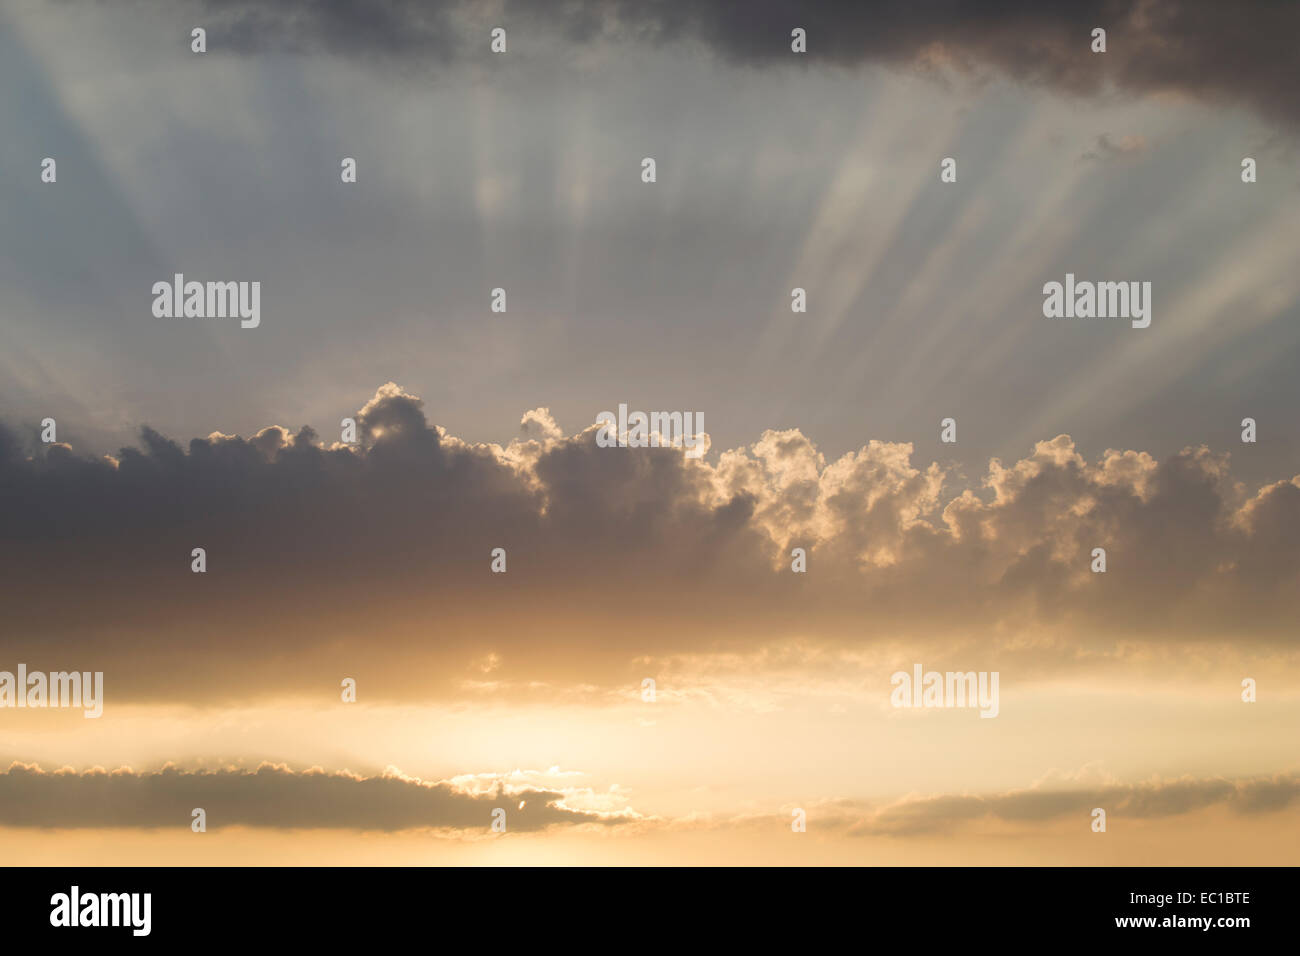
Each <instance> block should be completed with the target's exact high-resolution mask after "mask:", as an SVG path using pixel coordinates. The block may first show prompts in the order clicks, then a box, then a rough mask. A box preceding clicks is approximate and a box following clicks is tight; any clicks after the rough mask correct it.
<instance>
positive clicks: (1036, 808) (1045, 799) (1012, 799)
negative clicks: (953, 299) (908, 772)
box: [850, 774, 1300, 836]
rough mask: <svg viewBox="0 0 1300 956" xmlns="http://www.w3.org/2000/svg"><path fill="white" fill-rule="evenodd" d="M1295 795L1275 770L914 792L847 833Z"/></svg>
mask: <svg viewBox="0 0 1300 956" xmlns="http://www.w3.org/2000/svg"><path fill="white" fill-rule="evenodd" d="M1297 799H1300V777H1296V776H1294V775H1290V774H1278V775H1276V776H1272V777H1257V778H1251V779H1244V780H1226V779H1222V778H1207V779H1182V780H1169V781H1161V782H1153V783H1142V784H1131V785H1114V786H1100V787H1091V788H1075V789H1060V790H1046V789H1044V790H1018V791H1010V792H1007V793H1001V794H991V795H977V794H968V795H945V796H937V797H916V798H911V799H908V800H904V801H902V802H900V803H896V804H894V805H892V806H889V807H884V808H882V809H880V810H878V811H877V812H875V813H874V814H872V815H871V816H868V817H866V818H863V819H860V820H859V821H858V822H857V823H855V824H854V825H853V826H852V827H851V828H850V832H851V833H854V834H858V835H868V836H880V835H883V836H916V835H920V834H926V833H941V832H948V831H951V830H953V829H955V828H957V827H960V826H962V825H966V824H970V823H973V822H976V821H982V820H991V819H995V820H1001V821H1004V822H1008V823H1026V824H1032V823H1041V822H1045V821H1048V820H1056V819H1060V818H1062V817H1067V816H1075V817H1077V818H1078V819H1079V820H1080V821H1082V823H1081V825H1084V824H1086V823H1087V821H1090V819H1091V814H1092V810H1093V808H1095V807H1100V808H1101V809H1103V810H1105V811H1106V821H1107V826H1108V827H1112V826H1114V825H1115V824H1116V823H1117V822H1119V821H1122V820H1133V819H1149V818H1154V817H1169V816H1175V815H1178V814H1182V813H1191V812H1193V811H1196V810H1203V809H1205V808H1207V807H1213V806H1220V805H1222V806H1226V807H1228V808H1230V809H1232V810H1235V811H1237V812H1240V813H1251V814H1255V813H1272V812H1276V811H1279V810H1283V809H1286V808H1287V807H1288V806H1290V805H1291V804H1292V803H1294V802H1296V800H1297Z"/></svg>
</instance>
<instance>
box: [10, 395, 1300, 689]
mask: <svg viewBox="0 0 1300 956" xmlns="http://www.w3.org/2000/svg"><path fill="white" fill-rule="evenodd" d="M422 406H423V403H422V402H421V400H420V399H419V398H417V397H415V396H412V395H410V394H408V393H406V392H405V391H403V390H402V389H401V388H400V387H398V386H397V385H395V384H393V383H389V384H387V385H385V386H383V387H382V388H380V389H379V390H378V391H377V392H376V394H375V396H374V397H373V398H372V399H371V400H370V401H369V402H367V403H366V404H365V405H364V407H363V408H362V409H361V411H360V412H359V413H358V415H357V423H358V434H359V439H360V440H359V442H358V444H357V445H354V446H345V445H341V444H338V443H333V442H331V443H330V444H329V445H326V443H324V442H323V441H322V440H321V439H320V438H319V437H318V436H317V435H316V434H315V433H314V432H313V431H312V430H311V429H310V428H305V427H304V428H301V429H299V430H298V431H297V432H290V431H289V430H286V429H281V428H276V427H271V428H267V429H262V430H260V431H259V432H258V433H257V434H256V435H255V436H254V437H253V438H252V439H244V438H240V437H238V436H226V435H215V436H210V437H208V438H206V439H194V440H193V441H191V442H190V443H189V445H188V448H182V447H181V446H180V445H178V444H177V443H175V442H173V441H171V440H170V439H168V438H165V437H164V436H162V435H160V434H158V433H157V432H155V431H153V430H151V429H149V428H145V429H144V430H143V431H142V434H141V445H142V447H140V448H124V449H122V451H121V452H120V453H119V455H118V456H116V458H114V459H99V460H96V459H90V458H83V457H79V456H78V455H77V454H76V453H75V452H74V451H72V450H69V449H68V448H66V447H63V446H41V445H39V443H36V444H34V445H32V446H31V447H30V448H25V447H24V446H23V444H22V442H20V441H19V439H18V437H17V436H16V434H15V433H13V432H10V431H5V430H3V429H0V491H2V492H3V493H2V494H0V574H3V575H4V576H5V579H6V581H7V582H8V583H9V586H10V587H11V589H12V592H13V593H15V594H19V595H22V600H20V601H14V602H10V603H9V606H8V607H7V609H6V616H5V621H4V629H3V634H2V635H0V654H3V658H0V659H3V660H7V661H9V662H10V665H11V666H10V667H9V669H10V670H12V669H13V665H16V664H17V663H19V662H23V663H26V664H27V665H28V667H29V668H30V669H33V670H66V669H76V670H103V671H105V696H106V700H107V704H106V706H107V707H109V708H110V709H111V707H112V704H113V701H114V700H117V701H125V700H130V699H144V698H149V699H158V698H166V699H173V700H186V701H195V700H200V701H213V700H216V699H229V698H241V697H249V696H260V695H276V694H280V695H292V696H299V695H303V694H307V695H312V696H328V697H330V698H331V699H337V696H338V693H339V690H338V688H339V684H340V681H341V680H342V678H344V677H352V678H355V679H357V681H358V693H359V699H360V700H361V701H362V702H366V701H373V700H376V699H388V698H407V699H410V698H421V699H429V698H436V697H444V696H448V695H455V694H459V693H463V692H466V690H467V688H470V687H472V686H474V682H478V684H479V686H480V689H481V682H482V678H483V674H484V666H483V665H484V660H485V655H487V654H489V653H490V654H491V655H492V656H491V658H490V659H491V661H492V667H491V672H492V680H493V682H494V686H495V687H502V688H505V687H511V686H515V687H518V686H523V685H525V684H526V685H528V686H529V687H531V688H532V692H535V693H538V694H542V695H545V694H553V693H556V688H558V687H562V686H566V685H574V684H588V685H592V686H603V687H610V686H632V685H631V684H628V681H630V680H631V679H632V677H633V676H635V678H636V681H635V683H638V684H639V681H640V678H641V677H642V676H644V674H642V673H640V669H641V668H640V667H639V665H638V666H636V667H634V666H633V664H632V662H633V661H635V660H638V659H641V660H644V659H646V658H657V659H663V658H666V657H668V656H671V655H682V654H711V653H712V654H735V653H750V652H754V651H756V650H758V649H759V648H762V647H764V646H766V645H769V644H771V643H773V642H778V641H788V640H792V639H799V640H800V641H801V642H803V644H804V645H805V646H809V647H816V646H826V647H841V648H861V647H863V646H864V645H866V644H869V643H872V642H878V641H884V640H895V641H909V642H912V644H913V646H915V647H918V648H921V647H927V646H932V645H933V644H934V643H935V642H937V641H954V640H969V641H973V642H975V643H976V644H977V645H978V647H979V649H980V655H981V660H982V661H984V663H982V664H981V665H980V666H981V668H984V667H987V668H990V669H996V664H997V655H998V654H999V653H1000V651H999V648H1006V647H1011V646H1016V647H1021V648H1023V647H1026V646H1032V645H1034V644H1035V642H1051V643H1054V644H1055V645H1056V646H1058V647H1059V646H1062V644H1064V645H1066V646H1070V647H1073V648H1074V649H1075V650H1076V651H1077V652H1079V653H1082V652H1084V651H1088V652H1091V653H1095V654H1102V655H1104V654H1106V653H1107V652H1108V650H1113V649H1115V648H1117V647H1120V646H1121V645H1127V646H1133V645H1134V644H1135V643H1136V644H1138V645H1141V644H1146V645H1163V646H1171V647H1172V646H1181V647H1187V646H1189V645H1191V644H1193V643H1197V642H1205V643H1208V644H1213V645H1215V646H1225V647H1230V646H1235V647H1237V648H1249V649H1252V650H1260V649H1263V648H1272V649H1274V650H1277V651H1285V650H1286V649H1288V648H1293V647H1294V640H1295V639H1294V620H1295V618H1296V614H1297V612H1298V611H1300V547H1298V546H1297V544H1296V542H1297V541H1300V478H1293V479H1290V480H1285V481H1278V482H1275V483H1272V484H1268V485H1265V486H1264V487H1262V488H1259V489H1258V490H1256V491H1254V492H1251V491H1248V490H1247V489H1245V488H1244V487H1242V486H1241V485H1240V483H1238V482H1236V481H1234V480H1233V479H1232V476H1231V471H1230V467H1229V459H1228V457H1227V456H1226V455H1218V454H1214V453H1212V452H1211V451H1210V450H1209V449H1207V448H1205V447H1196V448H1188V449H1185V450H1184V451H1182V452H1181V453H1179V454H1177V455H1174V456H1171V457H1169V458H1167V459H1165V460H1163V461H1157V460H1156V459H1154V458H1153V457H1152V456H1150V455H1149V454H1147V453H1145V452H1141V451H1132V450H1128V451H1119V450H1107V451H1106V452H1105V453H1104V454H1103V455H1102V456H1101V457H1100V458H1099V459H1098V460H1096V461H1089V460H1087V459H1085V458H1084V456H1083V455H1082V454H1081V453H1080V452H1079V451H1078V450H1077V449H1076V448H1075V446H1074V443H1073V442H1072V441H1071V439H1070V438H1069V436H1066V435H1060V436H1057V437H1056V438H1054V439H1051V440H1050V441H1042V442H1039V443H1038V444H1037V445H1036V446H1035V448H1034V449H1033V451H1032V453H1031V454H1030V455H1029V456H1027V457H1026V458H1024V459H1021V460H1019V461H1016V462H1014V463H1012V464H1004V463H1003V462H1001V461H999V460H998V459H993V460H992V461H990V462H988V463H987V465H986V469H985V473H984V475H983V476H982V477H981V478H979V479H977V480H974V481H971V480H967V479H964V478H963V477H962V475H961V473H960V471H959V470H958V468H957V466H955V465H940V464H938V463H934V462H932V463H928V464H917V463H914V462H913V460H912V459H913V449H912V446H911V445H908V444H904V443H892V442H879V441H871V442H869V443H868V444H867V445H866V446H864V447H862V448H861V449H858V450H856V451H853V452H850V453H848V454H845V455H843V456H841V457H840V458H838V459H835V460H830V461H828V460H826V459H825V457H824V456H823V455H822V453H821V452H819V451H818V450H817V448H816V447H815V446H814V445H813V443H812V442H811V441H809V440H808V439H807V438H806V437H805V436H804V435H802V434H801V433H800V432H799V431H797V430H786V431H779V432H777V431H767V432H764V433H763V434H762V435H761V436H760V437H759V439H758V440H757V441H756V442H754V443H753V444H752V445H749V446H745V447H741V448H735V449H730V450H726V451H723V452H721V453H720V454H718V455H717V457H716V460H713V461H710V460H707V459H706V460H698V461H693V460H689V459H686V458H685V457H684V456H683V454H682V453H681V452H680V451H679V450H674V449H669V448H647V449H630V448H600V447H597V445H596V443H595V431H596V429H595V426H594V425H593V426H589V427H587V428H586V429H584V430H582V431H580V432H579V433H577V434H574V435H570V436H568V437H564V436H563V435H562V434H561V433H560V430H559V427H558V425H556V424H555V423H554V421H553V419H551V417H550V415H549V413H546V412H545V411H544V410H535V411H534V412H532V413H529V414H528V415H525V418H524V423H523V424H524V425H525V433H526V435H533V436H535V437H524V438H521V439H517V440H515V441H514V442H512V443H510V444H509V445H506V446H499V445H490V444H489V445H484V444H474V443H470V442H466V441H464V440H462V439H460V438H457V437H455V436H453V435H450V434H449V433H447V432H446V430H445V429H442V428H440V427H435V426H431V425H430V424H429V422H428V420H427V418H426V416H425V413H424V410H423V407H422ZM198 547H201V548H204V549H205V552H206V560H207V571H206V573H204V574H195V573H192V572H191V552H192V550H193V549H194V548H198ZM498 547H500V548H504V549H506V551H507V555H508V558H507V573H505V574H495V573H492V571H491V570H490V565H491V555H492V552H493V550H494V549H495V548H498ZM795 547H802V548H804V549H805V550H806V551H807V555H808V571H807V573H806V574H801V575H800V574H794V573H792V572H791V570H790V560H791V558H790V552H791V550H792V549H793V548H795ZM1097 547H1103V548H1105V549H1106V552H1107V562H1108V568H1107V572H1106V573H1105V574H1095V573H1092V572H1091V571H1090V566H1091V563H1092V551H1093V549H1094V548H1097ZM633 670H636V671H637V672H636V674H635V675H634V674H633V673H632V671H633Z"/></svg>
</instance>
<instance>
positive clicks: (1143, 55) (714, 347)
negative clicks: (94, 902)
mask: <svg viewBox="0 0 1300 956" xmlns="http://www.w3.org/2000/svg"><path fill="white" fill-rule="evenodd" d="M1297 21H1300V11H1297V10H1295V9H1292V8H1289V7H1285V6H1281V5H1274V4H1270V3H1262V2H1261V3H1255V2H1248V3H1243V4H1236V5H1233V6H1232V7H1228V6H1226V5H1222V4H1215V3H1175V2H1171V0H1159V2H1157V0H1144V2H1095V3H1087V2H1085V3H1071V4H1056V3H1043V2H1039V3H1027V2H1026V3H1022V2H1012V0H1006V2H1000V3H982V4H973V3H970V4H968V3H926V2H912V3H901V2H900V3H879V4H863V5H859V6H858V7H855V8H854V9H853V10H847V9H845V8H844V5H840V4H829V3H785V2H777V0H752V2H746V3H731V2H718V3H711V4H699V3H685V2H680V3H679V2H665V3H660V4H655V5H644V4H632V3H625V2H615V0H611V2H596V0H573V2H567V3H552V2H529V3H524V2H518V3H514V2H498V3H449V4H415V3H405V2H394V3H390V4H384V5H374V4H361V3H352V2H338V3H327V4H322V3H307V2H299V0H289V2H286V3H280V4H276V5H274V6H271V7H267V6H265V5H261V4H254V3H247V2H241V0H209V2H201V3H168V4H162V3H156V2H152V0H151V2H136V0H113V2H105V3H100V4H95V5H84V4H70V3H34V2H26V0H0V80H2V81H3V82H0V128H2V129H3V130H4V135H3V136H0V184H2V188H3V191H4V204H3V209H4V213H3V217H0V290H2V294H0V581H3V582H4V583H3V584H0V595H3V602H2V603H3V610H4V613H3V614H2V615H0V704H3V702H4V700H3V681H4V676H3V673H4V672H6V671H7V672H13V673H17V669H18V666H19V665H20V664H23V665H25V667H26V669H27V671H28V672H34V671H43V672H55V671H70V670H75V671H78V672H91V673H94V672H101V673H102V674H103V688H104V690H103V694H102V711H103V713H102V716H99V717H97V718H94V719H86V718H85V717H84V716H83V714H82V711H81V710H80V709H77V708H22V709H19V708H16V707H14V708H9V707H4V706H0V839H3V840H4V841H5V845H6V847H7V848H11V849H12V852H11V853H7V854H6V858H7V859H10V860H12V861H13V862H16V863H52V862H59V863H110V862H111V863H128V864H131V863H139V864H153V863H166V864H173V863H174V864H188V863H194V864H240V863H246V864H263V863H265V864H277V863H340V864H341V863H363V864H385V863H392V864H401V865H419V864H465V865H479V864H484V865H495V864H525V865H529V864H569V863H577V864H584V863H586V864H625V863H648V864H656V865H658V864H704V863H708V864H726V865H747V864H835V865H840V864H855V865H856V864H883V865H906V864H935V865H1004V864H1006V865H1017V864H1019V865H1025V864H1030V865H1039V864H1048V865H1058V864H1063V863H1065V864H1069V863H1077V864H1084V865H1101V864H1118V865H1140V864H1152V863H1156V864H1162V863H1163V864H1174V865H1182V864H1210V865H1213V864H1261V865H1282V864H1287V865H1294V864H1295V863H1296V862H1297V859H1296V851H1295V847H1297V846H1300V839H1297V837H1300V825H1298V824H1297V818H1296V812H1295V811H1296V808H1297V806H1298V805H1300V801H1298V800H1297V798H1298V797H1300V756H1298V755H1297V748H1296V743H1295V740H1296V736H1295V728H1296V727H1297V726H1300V653H1297V646H1296V639H1295V636H1294V635H1295V631H1294V626H1295V625H1294V622H1295V621H1296V619H1297V611H1300V590H1298V588H1300V545H1298V544H1297V541H1300V417H1298V416H1297V415H1296V414H1295V409H1297V408H1298V407H1300V379H1298V378H1297V376H1296V374H1295V370H1296V369H1297V367H1300V273H1297V270H1296V269H1295V268H1294V258H1295V249H1296V248H1297V239H1300V172H1297V158H1298V156H1300V154H1298V153H1297V148H1296V145H1297V140H1296V135H1297V128H1298V127H1300V92H1298V91H1300V76H1297V73H1300V66H1298V65H1297V63H1296V60H1295V57H1294V56H1293V51H1292V50H1291V48H1290V46H1291V41H1290V38H1291V37H1294V36H1295V32H1296V28H1297V26H1300V22H1297ZM196 27H202V28H203V29H204V30H205V31H206V51H205V52H202V53H196V52H194V51H193V49H192V45H191V44H192V34H191V31H192V30H193V29H194V28H196ZM494 28H502V29H504V30H505V36H506V49H505V51H504V52H499V53H498V52H493V50H492V31H493V29H494ZM796 28H798V29H802V30H804V31H805V32H806V39H807V49H806V52H802V53H797V52H794V51H793V50H792V48H791V31H792V30H794V29H796ZM1095 28H1102V29H1105V30H1106V50H1105V52H1093V50H1092V46H1093V45H1094V42H1095V41H1094V39H1093V36H1092V32H1093V30H1094V29H1095ZM46 157H49V158H53V159H55V160H56V163H57V178H56V180H55V181H54V182H48V181H44V179H43V177H42V161H43V160H44V159H45V158H46ZM345 157H350V158H353V159H355V161H356V170H357V175H356V181H355V182H344V181H343V179H342V177H341V175H340V168H341V167H340V164H341V162H342V161H343V159H344V158H345ZM647 157H650V158H653V159H654V160H655V169H656V172H655V179H654V181H653V182H646V181H644V178H643V160H644V159H645V158H647ZM1247 157H1249V158H1251V159H1253V160H1254V163H1255V168H1256V171H1257V173H1256V177H1255V180H1254V181H1252V182H1246V181H1244V180H1243V172H1242V162H1243V159H1245V158H1247ZM947 158H951V159H953V160H954V161H955V170H956V176H955V181H951V182H949V181H945V180H944V178H943V177H941V163H942V161H943V160H945V159H947ZM177 273H180V274H183V275H184V276H185V277H186V279H187V280H197V281H221V282H226V281H258V282H260V284H261V285H260V288H261V299H260V303H261V310H260V322H259V324H258V325H257V327H256V328H243V327H241V323H240V322H239V321H238V319H231V318H199V317H194V316H189V317H186V316H175V317H161V316H159V315H157V314H156V311H155V310H154V308H153V303H154V293H153V292H152V289H153V286H154V284H155V283H157V282H160V281H162V282H167V283H170V282H171V280H172V277H173V276H174V275H175V274H177ZM1067 274H1069V275H1073V276H1075V277H1076V278H1078V279H1079V280H1091V281H1098V282H1100V281H1123V282H1129V281H1136V282H1142V283H1146V282H1149V283H1150V288H1151V290H1152V291H1151V298H1150V304H1151V322H1150V325H1149V327H1146V328H1135V327H1133V326H1132V325H1131V324H1130V322H1128V321H1126V320H1124V319H1086V318H1064V319H1054V318H1048V317H1046V316H1045V314H1044V285H1045V284H1046V283H1049V282H1054V281H1055V282H1064V281H1066V276H1067ZM796 288H798V289H802V290H804V292H805V295H806V303H807V309H806V311H805V312H796V311H793V310H792V295H791V293H792V290H794V289H796ZM495 289H503V290H504V291H505V296H506V300H507V305H506V308H505V311H495V310H494V309H493V307H492V306H493V298H494V295H495V293H494V291H493V290H495ZM620 404H625V405H626V406H627V407H628V408H630V409H633V410H637V409H642V410H646V411H652V410H676V411H682V412H693V413H695V414H696V415H702V416H703V419H702V425H701V427H700V429H699V431H701V432H703V433H705V434H706V435H707V439H706V442H707V452H705V453H704V454H703V456H702V457H699V458H693V457H688V455H686V454H684V453H683V450H682V449H681V448H673V447H652V448H635V447H616V448H609V447H602V445H601V442H600V432H601V430H600V428H599V427H598V425H597V422H598V420H599V419H600V417H601V415H602V413H603V412H605V411H606V410H614V411H617V409H618V407H619V405H620ZM1246 418H1250V419H1252V420H1253V421H1254V423H1255V424H1254V429H1255V436H1254V437H1255V440H1254V441H1244V440H1243V428H1244V424H1243V419H1246ZM51 419H52V420H53V422H54V423H55V425H56V434H54V435H50V434H49V432H48V428H47V426H46V424H44V423H45V422H46V420H51ZM344 419H351V420H352V421H353V422H354V423H355V431H356V435H355V440H351V439H350V438H349V436H347V435H345V434H344V429H343V420H344ZM947 419H952V421H953V424H952V426H951V427H950V428H947V429H945V427H944V426H945V422H946V420H947ZM697 421H699V419H698V418H697ZM945 430H946V431H947V433H948V434H947V437H948V438H955V441H946V440H944V437H945V434H944V433H945ZM195 548H202V549H203V553H204V561H205V569H204V570H203V571H202V573H196V572H195V570H194V568H193V560H194V558H193V549H195ZM498 548H500V549H503V550H504V557H503V558H502V560H504V561H505V570H504V572H502V571H500V570H499V565H497V561H498V559H497V558H496V557H495V549H498ZM1098 548H1101V549H1104V552H1105V554H1104V561H1105V565H1104V571H1102V570H1100V569H1099V568H1098V565H1097V560H1098V559H1097V552H1096V550H1095V549H1098ZM795 549H801V550H800V551H799V552H798V553H799V554H800V555H801V557H796V556H795ZM800 561H802V562H803V565H804V566H803V569H802V570H796V565H797V564H798V563H799V562H800ZM494 566H497V569H494ZM914 668H920V669H921V671H922V673H924V672H929V671H937V672H940V673H946V672H958V673H968V672H975V673H977V674H983V675H988V674H993V673H996V674H997V675H998V677H999V683H998V685H997V686H998V699H997V703H996V706H995V707H992V708H989V707H985V708H984V715H983V716H982V715H981V710H980V709H979V708H975V707H963V706H948V707H943V706H938V707H932V706H898V704H899V697H898V693H897V681H896V680H895V675H897V674H899V673H902V674H904V675H911V674H912V673H913V672H914ZM345 681H352V682H354V684H355V701H351V700H344V697H345V696H346V694H347V691H346V688H343V684H344V682H345ZM647 682H651V683H650V684H649V685H648V684H647ZM1243 682H1246V683H1249V684H1250V685H1251V688H1250V690H1246V689H1244V686H1245V685H1244V683H1243ZM905 696H906V697H909V699H910V695H905ZM1248 696H1250V697H1253V700H1250V701H1247V700H1246V699H1244V698H1246V697H1248ZM918 702H919V691H918ZM991 711H996V712H995V713H993V712H991ZM985 717H989V718H991V719H985ZM196 808H202V809H203V810H204V811H205V817H206V830H205V832H196V831H195V830H194V829H193V811H194V810H195V809H196ZM1098 808H1100V809H1103V810H1105V813H1106V828H1105V830H1104V831H1099V830H1097V829H1096V816H1095V811H1096V810H1097V809H1098ZM497 810H504V812H505V818H504V828H505V829H504V832H502V831H501V830H499V829H494V828H493V823H494V820H495V819H496V815H495V811H497Z"/></svg>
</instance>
